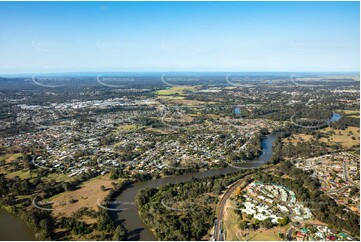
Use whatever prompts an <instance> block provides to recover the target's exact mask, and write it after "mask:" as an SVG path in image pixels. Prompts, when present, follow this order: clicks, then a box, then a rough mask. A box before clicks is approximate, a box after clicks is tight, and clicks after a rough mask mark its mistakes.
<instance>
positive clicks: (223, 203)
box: [214, 176, 248, 241]
mask: <svg viewBox="0 0 361 242" xmlns="http://www.w3.org/2000/svg"><path fill="white" fill-rule="evenodd" d="M247 178H248V176H245V177H244V178H242V179H241V180H238V181H236V182H235V183H233V184H232V185H230V187H229V188H228V189H227V191H226V193H225V194H224V195H223V196H222V198H221V201H220V203H219V207H218V211H217V222H216V226H215V231H214V239H215V240H216V241H217V240H218V237H219V231H220V229H221V224H222V218H223V213H224V208H225V206H226V202H227V200H228V198H229V197H230V196H231V194H232V193H233V192H234V191H235V190H236V189H237V188H238V187H240V186H241V185H242V183H244V182H245V180H246V179H247Z"/></svg>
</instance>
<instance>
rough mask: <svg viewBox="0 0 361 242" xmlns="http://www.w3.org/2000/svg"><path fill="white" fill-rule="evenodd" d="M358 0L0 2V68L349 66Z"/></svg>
mask: <svg viewBox="0 0 361 242" xmlns="http://www.w3.org/2000/svg"><path fill="white" fill-rule="evenodd" d="M359 9H360V6H359V2H52V3H47V2H33V3H31V2H10V3H9V2H0V33H1V35H0V73H1V74H5V73H7V74H11V73H39V72H40V73H43V72H79V71H82V72H84V71H311V72H312V71H359V66H360V23H359V19H360V12H359V11H360V10H359Z"/></svg>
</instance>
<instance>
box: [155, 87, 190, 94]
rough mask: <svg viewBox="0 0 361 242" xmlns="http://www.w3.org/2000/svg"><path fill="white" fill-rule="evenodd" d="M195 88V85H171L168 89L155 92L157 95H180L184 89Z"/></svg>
mask: <svg viewBox="0 0 361 242" xmlns="http://www.w3.org/2000/svg"><path fill="white" fill-rule="evenodd" d="M196 89H197V87H196V86H178V87H171V88H169V89H164V90H159V91H157V92H156V94H157V95H160V96H162V95H165V96H169V95H176V94H178V95H182V94H184V92H185V91H191V92H193V91H195V90H196Z"/></svg>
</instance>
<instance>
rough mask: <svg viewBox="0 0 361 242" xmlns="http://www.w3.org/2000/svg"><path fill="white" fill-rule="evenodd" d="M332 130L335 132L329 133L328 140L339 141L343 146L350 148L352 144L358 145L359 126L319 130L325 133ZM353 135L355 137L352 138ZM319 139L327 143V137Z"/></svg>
mask: <svg viewBox="0 0 361 242" xmlns="http://www.w3.org/2000/svg"><path fill="white" fill-rule="evenodd" d="M329 131H334V132H335V133H336V134H333V135H330V142H331V143H333V144H336V143H339V144H340V145H342V147H344V148H351V147H352V146H359V145H360V128H358V127H347V129H345V130H336V129H335V130H334V129H331V128H325V129H322V130H321V132H323V133H327V132H329ZM352 137H355V139H352ZM320 141H322V142H325V143H327V139H325V138H321V139H320Z"/></svg>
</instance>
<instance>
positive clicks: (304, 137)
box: [282, 134, 312, 144]
mask: <svg viewBox="0 0 361 242" xmlns="http://www.w3.org/2000/svg"><path fill="white" fill-rule="evenodd" d="M311 138H312V135H309V134H293V135H292V136H291V137H290V138H289V139H288V138H284V139H282V142H291V143H292V144H296V143H298V142H304V141H309V140H310V139H311Z"/></svg>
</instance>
